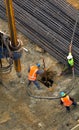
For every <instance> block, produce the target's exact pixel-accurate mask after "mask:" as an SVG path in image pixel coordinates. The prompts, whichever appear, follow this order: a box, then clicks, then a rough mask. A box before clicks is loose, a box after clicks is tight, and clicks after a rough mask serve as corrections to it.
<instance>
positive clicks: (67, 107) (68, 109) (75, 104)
mask: <svg viewBox="0 0 79 130" xmlns="http://www.w3.org/2000/svg"><path fill="white" fill-rule="evenodd" d="M72 105H73V106H74V107H76V106H77V103H76V102H73V103H72ZM66 110H67V111H70V106H66Z"/></svg>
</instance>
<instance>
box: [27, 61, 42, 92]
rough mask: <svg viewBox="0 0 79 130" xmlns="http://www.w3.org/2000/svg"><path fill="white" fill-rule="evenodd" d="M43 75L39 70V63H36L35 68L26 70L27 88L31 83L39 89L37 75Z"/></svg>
mask: <svg viewBox="0 0 79 130" xmlns="http://www.w3.org/2000/svg"><path fill="white" fill-rule="evenodd" d="M42 73H44V70H40V63H37V64H36V65H35V66H31V67H29V69H28V87H29V85H30V84H31V82H33V83H34V84H35V86H36V87H37V88H38V89H41V87H40V85H39V83H38V81H37V75H40V74H42Z"/></svg>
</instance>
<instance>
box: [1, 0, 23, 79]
mask: <svg viewBox="0 0 79 130" xmlns="http://www.w3.org/2000/svg"><path fill="white" fill-rule="evenodd" d="M5 6H6V15H7V18H8V25H9V32H10V36H7V35H6V34H4V33H3V32H0V72H7V71H11V68H12V64H14V66H15V70H16V74H17V76H18V77H21V63H20V58H21V56H22V47H21V41H20V40H18V39H17V33H16V26H15V19H14V10H13V5H12V0H5ZM3 58H5V59H6V60H7V61H8V65H7V66H3Z"/></svg>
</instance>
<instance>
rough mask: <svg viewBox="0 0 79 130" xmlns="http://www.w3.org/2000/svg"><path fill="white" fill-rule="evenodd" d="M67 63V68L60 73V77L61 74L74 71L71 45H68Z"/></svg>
mask: <svg viewBox="0 0 79 130" xmlns="http://www.w3.org/2000/svg"><path fill="white" fill-rule="evenodd" d="M67 62H68V66H66V67H65V68H64V69H63V71H62V73H61V74H60V75H63V74H70V73H72V72H73V71H74V59H73V56H72V43H71V44H70V45H69V54H68V56H67Z"/></svg>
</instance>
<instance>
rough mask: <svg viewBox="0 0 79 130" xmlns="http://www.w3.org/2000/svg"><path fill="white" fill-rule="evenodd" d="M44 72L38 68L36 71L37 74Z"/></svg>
mask: <svg viewBox="0 0 79 130" xmlns="http://www.w3.org/2000/svg"><path fill="white" fill-rule="evenodd" d="M43 73H44V70H38V71H37V72H36V74H39V75H40V74H43Z"/></svg>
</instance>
